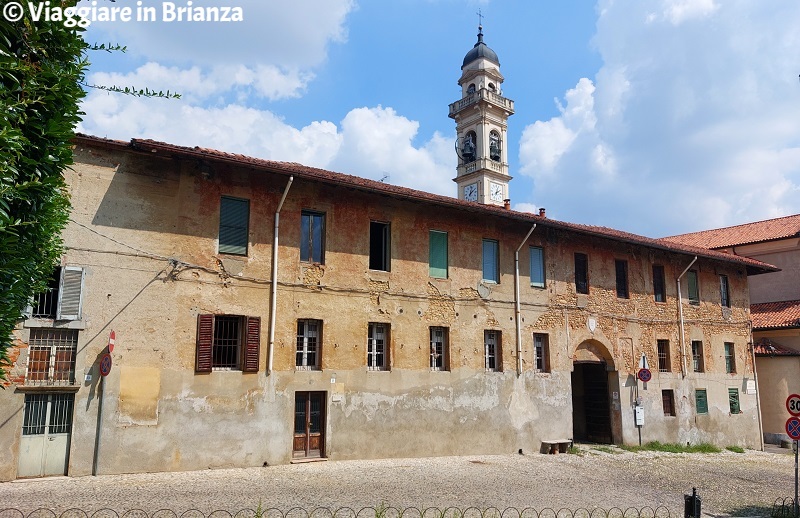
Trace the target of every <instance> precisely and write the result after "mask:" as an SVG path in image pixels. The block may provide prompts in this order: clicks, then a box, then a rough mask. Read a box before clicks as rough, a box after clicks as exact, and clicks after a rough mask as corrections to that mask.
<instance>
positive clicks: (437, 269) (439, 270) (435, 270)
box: [429, 230, 447, 279]
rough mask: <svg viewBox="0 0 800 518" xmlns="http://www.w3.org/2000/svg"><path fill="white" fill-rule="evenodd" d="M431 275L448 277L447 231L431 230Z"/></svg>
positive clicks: (442, 277) (441, 277) (440, 277)
mask: <svg viewBox="0 0 800 518" xmlns="http://www.w3.org/2000/svg"><path fill="white" fill-rule="evenodd" d="M429 264H430V276H431V277H436V278H439V279H446V278H447V232H439V231H438V230H431V231H430V251H429Z"/></svg>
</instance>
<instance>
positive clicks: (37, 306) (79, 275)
mask: <svg viewBox="0 0 800 518" xmlns="http://www.w3.org/2000/svg"><path fill="white" fill-rule="evenodd" d="M83 279H84V270H83V268H82V267H80V266H64V267H63V268H61V267H59V268H56V269H55V271H54V272H53V276H52V277H51V278H50V283H49V284H48V287H47V289H46V290H45V291H43V292H42V293H39V294H37V295H36V296H35V297H34V298H33V303H32V305H31V306H29V307H28V308H27V309H26V314H27V315H29V316H32V317H33V318H52V319H55V320H80V319H81V309H82V306H83Z"/></svg>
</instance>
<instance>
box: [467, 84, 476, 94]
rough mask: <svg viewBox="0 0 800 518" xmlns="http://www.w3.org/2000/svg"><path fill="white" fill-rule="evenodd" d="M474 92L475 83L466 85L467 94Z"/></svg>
mask: <svg viewBox="0 0 800 518" xmlns="http://www.w3.org/2000/svg"><path fill="white" fill-rule="evenodd" d="M474 93H475V83H470V84H469V86H468V87H467V95H470V94H474Z"/></svg>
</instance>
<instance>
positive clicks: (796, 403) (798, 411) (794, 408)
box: [786, 394, 800, 416]
mask: <svg viewBox="0 0 800 518" xmlns="http://www.w3.org/2000/svg"><path fill="white" fill-rule="evenodd" d="M786 410H788V411H789V413H790V414H792V415H793V416H799V415H800V394H790V395H789V397H788V398H786Z"/></svg>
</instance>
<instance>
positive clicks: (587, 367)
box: [572, 340, 619, 444]
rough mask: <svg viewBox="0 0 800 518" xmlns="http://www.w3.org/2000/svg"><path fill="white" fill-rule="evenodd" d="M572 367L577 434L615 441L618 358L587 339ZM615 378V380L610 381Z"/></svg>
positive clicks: (588, 438) (577, 437)
mask: <svg viewBox="0 0 800 518" xmlns="http://www.w3.org/2000/svg"><path fill="white" fill-rule="evenodd" d="M572 358H573V370H572V423H573V437H574V439H575V440H578V441H588V442H596V443H603V444H611V443H613V442H614V440H613V439H614V434H613V431H612V430H613V426H612V423H613V421H614V419H613V416H612V398H611V391H612V387H611V385H612V383H613V382H616V386H615V387H613V388H615V389H616V391H617V393H618V391H619V387H618V385H619V381H618V379H617V377H616V376H615V375H614V374H613V373H614V372H615V371H616V366H615V363H614V358H613V357H612V356H611V353H610V352H609V351H608V349H607V348H606V347H605V346H604V345H603V344H602V343H600V342H598V341H596V340H586V341H584V342H581V343H580V344H579V345H578V347H576V348H575V353H574V354H573V357H572ZM610 381H612V383H609V382H610Z"/></svg>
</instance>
